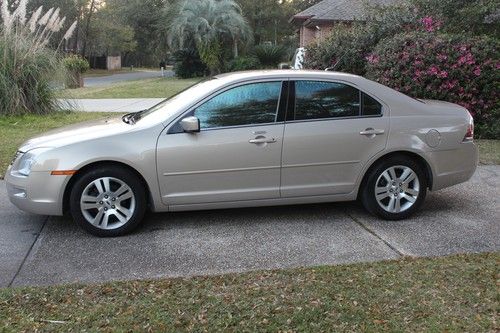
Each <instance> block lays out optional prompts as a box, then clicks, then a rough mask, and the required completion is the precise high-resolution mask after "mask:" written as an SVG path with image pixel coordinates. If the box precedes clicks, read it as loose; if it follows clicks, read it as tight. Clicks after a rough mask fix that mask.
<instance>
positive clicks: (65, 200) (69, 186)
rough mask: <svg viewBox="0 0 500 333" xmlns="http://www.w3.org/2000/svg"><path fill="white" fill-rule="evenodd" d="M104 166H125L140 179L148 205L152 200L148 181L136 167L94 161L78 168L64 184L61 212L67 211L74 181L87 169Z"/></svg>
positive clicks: (112, 162)
mask: <svg viewBox="0 0 500 333" xmlns="http://www.w3.org/2000/svg"><path fill="white" fill-rule="evenodd" d="M106 166H119V167H121V168H126V169H128V170H129V171H131V172H133V173H134V174H135V175H136V176H137V177H138V179H139V180H140V181H141V183H142V184H143V186H144V189H145V190H146V192H147V197H146V201H147V204H148V206H149V205H150V204H151V203H152V202H153V201H152V198H151V189H150V188H149V186H148V183H147V182H146V180H145V179H144V177H143V176H142V175H141V174H140V173H139V172H138V171H137V170H136V169H134V168H133V167H131V166H130V165H128V164H125V163H122V162H116V161H99V162H94V163H90V164H87V165H85V166H84V167H82V168H80V169H79V170H78V171H77V173H76V174H74V175H73V176H72V177H71V178H70V180H69V182H68V184H67V185H66V188H65V189H64V195H63V213H67V212H68V211H69V196H70V193H71V189H72V188H73V185H74V184H75V182H76V181H77V180H78V179H79V178H80V177H81V176H82V175H84V174H85V173H86V172H88V171H89V170H92V169H96V168H104V167H106Z"/></svg>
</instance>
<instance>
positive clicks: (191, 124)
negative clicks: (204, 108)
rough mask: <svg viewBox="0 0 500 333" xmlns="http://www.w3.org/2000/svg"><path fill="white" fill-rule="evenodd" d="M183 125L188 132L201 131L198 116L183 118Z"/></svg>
mask: <svg viewBox="0 0 500 333" xmlns="http://www.w3.org/2000/svg"><path fill="white" fill-rule="evenodd" d="M181 127H182V129H183V130H184V132H186V133H198V132H199V131H200V119H198V118H197V117H194V116H193V117H186V118H184V119H182V120H181Z"/></svg>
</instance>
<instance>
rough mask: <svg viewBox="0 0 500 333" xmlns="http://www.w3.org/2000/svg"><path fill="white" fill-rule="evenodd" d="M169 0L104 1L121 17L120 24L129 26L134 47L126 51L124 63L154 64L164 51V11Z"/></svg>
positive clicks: (163, 54)
mask: <svg viewBox="0 0 500 333" xmlns="http://www.w3.org/2000/svg"><path fill="white" fill-rule="evenodd" d="M172 2H173V0H127V1H124V0H107V1H106V6H107V7H108V8H112V9H113V11H114V12H115V13H116V15H117V16H118V17H120V18H121V21H120V22H121V24H122V25H123V26H127V27H130V28H131V29H132V31H133V34H134V40H135V41H136V45H137V47H136V48H135V49H134V50H133V51H130V52H126V59H125V60H126V62H131V63H135V64H136V65H139V66H140V65H156V64H157V63H158V62H159V61H160V60H162V59H164V58H165V54H166V53H167V49H168V46H167V43H166V41H167V37H166V32H167V31H166V29H165V28H164V25H165V20H164V19H165V13H167V12H168V10H169V9H170V8H171V3H172Z"/></svg>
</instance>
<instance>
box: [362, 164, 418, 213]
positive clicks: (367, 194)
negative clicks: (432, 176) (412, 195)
mask: <svg viewBox="0 0 500 333" xmlns="http://www.w3.org/2000/svg"><path fill="white" fill-rule="evenodd" d="M398 165H401V166H406V167H409V168H411V169H412V170H413V171H414V172H415V173H416V174H417V177H418V181H419V183H420V191H419V195H418V198H417V201H416V202H415V203H414V204H413V206H411V207H410V208H409V209H407V210H405V211H404V212H400V213H390V212H387V211H386V210H384V209H383V208H382V207H380V205H379V204H378V202H377V200H376V197H375V184H376V182H377V180H378V178H379V177H380V175H381V174H382V173H383V172H384V171H385V170H387V169H388V168H390V167H392V166H398ZM426 195H427V178H426V176H425V172H424V170H422V167H421V166H420V164H419V163H417V162H415V161H414V160H412V159H409V158H405V157H404V156H392V157H390V158H388V159H386V160H384V161H381V162H380V163H378V164H377V165H375V167H373V168H372V169H371V170H370V171H369V173H368V176H367V179H366V182H364V188H363V189H362V194H361V201H362V203H363V205H364V206H365V208H366V209H367V210H368V211H369V212H370V213H372V214H374V215H377V216H379V217H381V218H383V219H386V220H402V219H405V218H408V217H409V216H410V215H412V214H414V213H415V212H416V211H417V210H418V209H419V208H420V206H421V205H422V203H423V202H424V200H425V197H426Z"/></svg>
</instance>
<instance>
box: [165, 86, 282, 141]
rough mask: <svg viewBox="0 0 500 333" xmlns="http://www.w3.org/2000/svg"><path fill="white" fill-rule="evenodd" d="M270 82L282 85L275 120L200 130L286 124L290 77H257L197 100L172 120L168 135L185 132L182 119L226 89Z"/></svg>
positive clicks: (201, 129) (209, 129)
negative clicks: (180, 126)
mask: <svg viewBox="0 0 500 333" xmlns="http://www.w3.org/2000/svg"><path fill="white" fill-rule="evenodd" d="M268 82H280V83H281V87H280V94H279V97H278V104H277V106H276V117H275V118H274V122H269V123H259V124H247V125H233V126H219V127H210V128H200V132H207V131H216V130H223V129H234V128H244V127H260V126H270V125H277V124H284V123H285V122H284V117H285V114H286V113H287V108H288V94H289V92H290V88H289V79H288V78H283V77H282V78H279V77H278V78H269V79H257V80H249V81H242V82H237V83H233V84H230V85H228V86H225V87H223V88H221V89H219V90H217V91H215V92H213V93H212V94H210V95H209V96H206V97H205V98H203V99H202V100H200V101H198V102H196V103H195V104H194V105H192V106H191V107H189V108H188V109H187V110H186V111H184V112H182V113H181V114H180V115H179V116H178V117H177V118H176V119H175V120H174V121H172V123H171V125H170V126H169V128H168V129H167V131H166V134H167V135H170V134H180V133H184V131H182V130H181V129H179V128H177V127H178V126H179V125H180V122H181V121H182V119H184V118H185V117H189V116H193V115H194V112H195V111H196V109H197V108H198V107H199V106H201V105H203V104H204V103H206V102H208V101H210V100H211V99H212V98H215V97H217V96H219V95H221V94H223V93H225V92H226V91H229V90H231V89H234V88H238V87H242V86H246V85H250V84H259V83H268ZM285 87H286V88H285Z"/></svg>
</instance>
